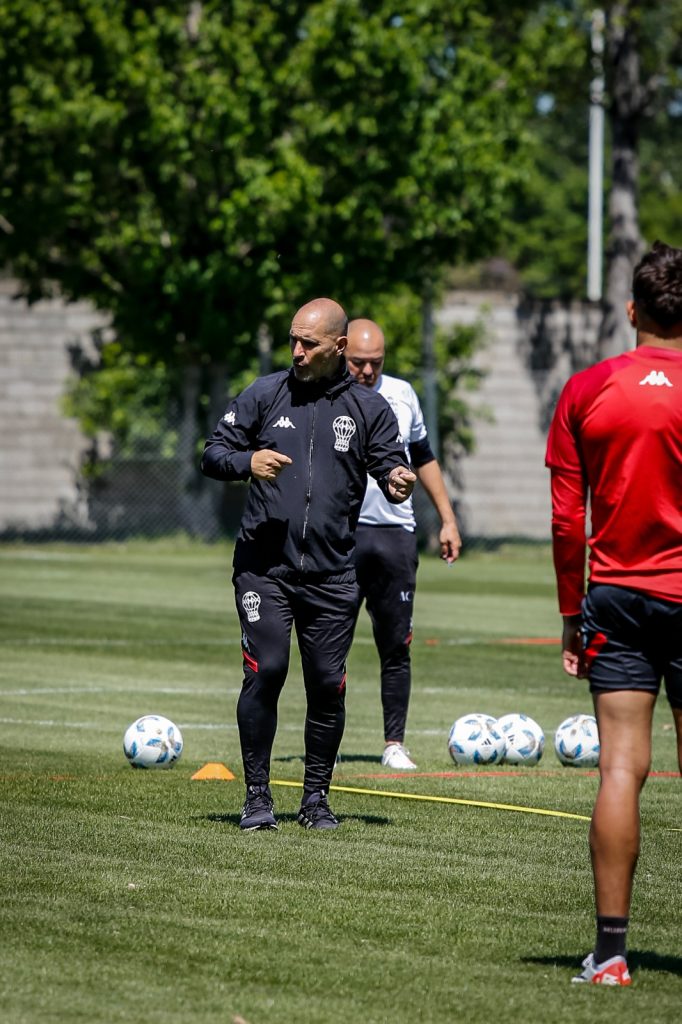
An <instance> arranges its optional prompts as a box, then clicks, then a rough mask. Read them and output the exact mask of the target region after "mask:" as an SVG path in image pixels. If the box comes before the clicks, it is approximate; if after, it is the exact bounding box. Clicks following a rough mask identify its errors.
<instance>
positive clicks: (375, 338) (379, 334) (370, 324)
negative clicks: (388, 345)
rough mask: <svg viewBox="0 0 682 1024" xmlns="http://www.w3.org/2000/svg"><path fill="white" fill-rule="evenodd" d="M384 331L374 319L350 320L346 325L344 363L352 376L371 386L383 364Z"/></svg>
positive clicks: (377, 377) (375, 381)
mask: <svg viewBox="0 0 682 1024" xmlns="http://www.w3.org/2000/svg"><path fill="white" fill-rule="evenodd" d="M384 353H385V343H384V332H383V331H382V330H381V328H380V327H379V325H378V324H376V323H375V322H374V320H364V319H359V320H351V322H350V323H349V325H348V345H347V346H346V363H347V364H348V369H349V370H350V372H351V373H352V374H353V376H354V377H355V378H356V379H357V380H359V381H360V383H361V384H364V385H365V386H366V387H368V388H373V387H374V386H375V385H376V383H377V381H378V380H379V377H380V376H381V371H382V369H383V366H384Z"/></svg>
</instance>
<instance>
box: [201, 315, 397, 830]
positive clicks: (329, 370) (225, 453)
mask: <svg viewBox="0 0 682 1024" xmlns="http://www.w3.org/2000/svg"><path fill="white" fill-rule="evenodd" d="M346 327H347V320H346V316H345V313H344V312H343V310H342V309H341V307H340V306H339V305H338V304H337V303H335V302H333V301H332V300H330V299H316V300H314V301H313V302H310V303H308V304H307V305H306V306H303V307H302V308H301V309H300V310H299V311H298V312H297V313H296V315H295V316H294V319H293V322H292V326H291V334H290V343H291V350H292V357H293V366H292V369H291V370H289V371H281V372H279V373H273V374H270V375H269V376H267V377H261V378H259V379H257V380H256V381H254V383H253V384H252V385H251V386H250V387H248V388H246V390H245V391H243V392H242V393H241V394H240V395H238V396H237V398H235V399H234V401H233V402H232V403H231V404H230V406H229V407H228V409H227V412H226V413H225V415H224V416H223V418H222V420H221V421H220V423H219V424H218V426H217V427H216V430H215V431H214V433H213V434H212V435H211V437H210V438H209V439H208V441H207V442H206V445H205V448H204V454H203V458H202V463H201V468H202V471H203V472H204V473H205V474H206V475H207V476H211V477H214V478H215V479H218V480H250V481H251V486H250V490H249V497H248V500H247V504H246V508H245V510H244V515H243V517H242V523H241V529H240V532H239V536H238V539H237V543H236V546H235V553H234V563H233V564H234V576H233V581H234V586H235V596H236V602H237V612H238V614H239V618H240V622H241V627H242V655H243V660H244V683H243V687H242V691H241V694H240V697H239V702H238V706H237V720H238V724H239V736H240V741H241V747H242V758H243V762H244V775H245V781H246V786H247V792H246V801H245V804H244V809H243V811H242V817H241V822H240V824H241V827H242V829H244V830H249V831H250V830H254V829H265V828H277V822H276V819H275V816H274V813H273V801H272V797H271V794H270V789H269V785H268V784H269V777H270V755H271V751H272V745H273V742H274V738H275V731H276V727H277V702H278V698H279V694H280V692H281V690H282V687H283V685H284V681H285V679H286V674H287V669H288V664H289V651H290V640H291V628H292V625H293V626H295V628H296V634H297V638H298V645H299V649H300V653H301V662H302V668H303V678H304V682H305V688H306V698H307V714H306V722H305V748H306V753H305V773H304V784H303V785H304V788H303V800H302V804H301V810H300V812H299V816H298V820H299V822H300V824H301V825H303V826H304V827H306V828H335V827H336V826H337V824H338V822H337V820H336V818H335V817H334V815H333V814H332V812H331V810H330V808H329V804H328V802H327V793H328V790H329V784H330V782H331V776H332V771H333V768H334V762H335V760H336V755H337V752H338V749H339V745H340V743H341V737H342V735H343V727H344V718H345V708H344V698H345V683H346V657H347V654H348V649H349V647H350V643H351V640H352V635H353V626H354V623H355V618H356V615H357V608H358V602H359V592H358V586H357V583H356V580H355V570H354V568H353V561H352V553H353V533H354V530H355V527H356V525H357V519H358V514H359V511H360V507H361V505H362V499H363V496H364V492H365V486H366V481H367V473H370V474H371V475H372V476H373V477H374V478H375V479H376V480H377V482H378V484H379V486H380V488H381V490H382V492H383V493H384V494H385V496H386V497H387V499H388V500H389V501H392V502H396V503H400V502H401V501H404V500H405V499H406V498H407V497H408V496H409V495H410V493H411V491H412V487H413V485H414V481H415V479H416V478H415V476H414V474H413V473H412V472H411V471H410V470H409V468H408V466H407V462H406V458H405V453H404V448H403V445H402V443H401V442H400V440H399V436H398V434H399V431H398V424H397V420H396V418H395V415H394V414H393V412H392V410H391V408H390V406H389V405H388V403H387V402H385V401H384V399H383V398H381V396H379V395H377V394H376V393H375V392H373V391H371V390H370V389H368V388H363V387H362V386H360V385H358V384H357V383H356V382H355V381H354V380H353V378H352V377H351V376H350V374H349V373H348V371H347V369H346V366H345V361H344V359H343V351H344V348H345V345H346V340H347V339H346Z"/></svg>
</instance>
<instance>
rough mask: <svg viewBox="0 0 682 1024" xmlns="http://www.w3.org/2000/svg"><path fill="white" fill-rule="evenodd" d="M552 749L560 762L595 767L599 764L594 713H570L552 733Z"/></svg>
mask: <svg viewBox="0 0 682 1024" xmlns="http://www.w3.org/2000/svg"><path fill="white" fill-rule="evenodd" d="M554 749H555V751H556V756H557V757H558V758H559V760H560V761H561V763H562V764H566V765H572V766H575V767H578V768H596V766H597V765H598V764H599V731H598V729H597V720H596V718H595V717H594V715H571V717H570V718H566V719H565V720H564V721H563V722H562V723H561V725H560V726H559V727H558V729H557V731H556V732H555V733H554Z"/></svg>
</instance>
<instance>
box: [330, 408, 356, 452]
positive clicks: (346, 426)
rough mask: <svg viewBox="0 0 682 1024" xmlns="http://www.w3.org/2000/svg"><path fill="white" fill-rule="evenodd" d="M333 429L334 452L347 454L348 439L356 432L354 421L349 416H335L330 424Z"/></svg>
mask: <svg viewBox="0 0 682 1024" xmlns="http://www.w3.org/2000/svg"><path fill="white" fill-rule="evenodd" d="M332 427H333V428H334V437H335V438H336V440H335V441H334V451H335V452H347V451H348V448H349V446H350V439H351V437H352V436H353V434H354V433H355V431H356V430H357V427H356V426H355V420H354V419H352V418H351V417H350V416H337V417H336V419H335V420H334V422H333V423H332Z"/></svg>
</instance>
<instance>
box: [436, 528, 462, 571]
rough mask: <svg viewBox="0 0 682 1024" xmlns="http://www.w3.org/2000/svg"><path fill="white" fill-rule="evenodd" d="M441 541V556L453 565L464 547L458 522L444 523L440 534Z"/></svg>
mask: <svg viewBox="0 0 682 1024" xmlns="http://www.w3.org/2000/svg"><path fill="white" fill-rule="evenodd" d="M438 540H439V542H440V557H441V558H442V559H443V560H444V561H446V562H447V563H448V565H452V563H453V562H456V561H457V559H458V558H459V553H460V551H461V549H462V538H461V537H460V535H459V530H458V529H457V524H456V523H443V525H442V526H441V528H440V533H439V534H438Z"/></svg>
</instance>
